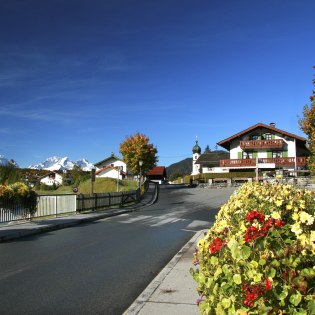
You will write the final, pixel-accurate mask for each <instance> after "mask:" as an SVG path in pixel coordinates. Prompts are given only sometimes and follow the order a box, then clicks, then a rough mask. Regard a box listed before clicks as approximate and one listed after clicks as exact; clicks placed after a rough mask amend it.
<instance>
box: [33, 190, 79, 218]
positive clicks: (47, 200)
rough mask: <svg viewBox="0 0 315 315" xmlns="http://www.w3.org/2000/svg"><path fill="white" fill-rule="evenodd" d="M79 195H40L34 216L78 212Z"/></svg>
mask: <svg viewBox="0 0 315 315" xmlns="http://www.w3.org/2000/svg"><path fill="white" fill-rule="evenodd" d="M76 210H77V195H76V194H67V195H38V196H37V211H36V212H35V214H34V218H37V217H44V216H49V215H56V216H57V215H58V214H62V213H69V212H76Z"/></svg>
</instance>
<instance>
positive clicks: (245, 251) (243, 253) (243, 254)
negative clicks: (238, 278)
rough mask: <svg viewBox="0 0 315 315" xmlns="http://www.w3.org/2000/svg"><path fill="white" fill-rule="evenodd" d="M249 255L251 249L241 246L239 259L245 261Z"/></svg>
mask: <svg viewBox="0 0 315 315" xmlns="http://www.w3.org/2000/svg"><path fill="white" fill-rule="evenodd" d="M250 254H251V249H250V247H248V246H246V245H242V247H241V258H242V259H247V258H248V257H249V256H250Z"/></svg>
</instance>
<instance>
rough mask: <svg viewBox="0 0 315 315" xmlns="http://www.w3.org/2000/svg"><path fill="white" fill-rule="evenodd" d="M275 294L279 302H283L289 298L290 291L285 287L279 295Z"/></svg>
mask: <svg viewBox="0 0 315 315" xmlns="http://www.w3.org/2000/svg"><path fill="white" fill-rule="evenodd" d="M274 294H275V296H276V298H277V299H278V300H281V301H283V300H284V299H285V298H286V297H287V296H288V289H287V287H284V288H283V289H282V291H281V292H280V293H279V294H278V293H277V292H274Z"/></svg>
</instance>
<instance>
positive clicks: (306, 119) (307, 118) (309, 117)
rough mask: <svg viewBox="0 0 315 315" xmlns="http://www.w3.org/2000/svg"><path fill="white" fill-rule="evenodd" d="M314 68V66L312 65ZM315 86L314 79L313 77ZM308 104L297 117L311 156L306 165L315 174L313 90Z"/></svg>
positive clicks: (314, 92) (314, 108) (314, 103)
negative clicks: (301, 116) (300, 116)
mask: <svg viewBox="0 0 315 315" xmlns="http://www.w3.org/2000/svg"><path fill="white" fill-rule="evenodd" d="M313 68H314V69H315V66H314V67H313ZM313 85H314V86H315V79H313ZM310 101H311V104H310V106H308V105H305V106H304V109H303V118H301V119H299V125H300V128H301V130H302V131H303V132H304V133H305V134H306V135H307V137H308V145H309V150H310V151H311V156H310V157H309V158H308V166H309V169H310V171H311V174H312V175H315V90H313V93H312V95H311V96H310Z"/></svg>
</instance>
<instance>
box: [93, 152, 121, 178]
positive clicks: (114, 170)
mask: <svg viewBox="0 0 315 315" xmlns="http://www.w3.org/2000/svg"><path fill="white" fill-rule="evenodd" d="M94 165H95V167H96V168H97V170H96V172H95V176H96V177H110V178H119V179H123V178H125V176H126V174H127V165H126V163H125V162H124V161H123V160H122V159H120V158H119V157H117V156H116V155H115V154H114V153H112V154H111V155H110V156H109V157H107V158H105V159H104V160H102V161H100V162H97V163H95V164H94Z"/></svg>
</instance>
